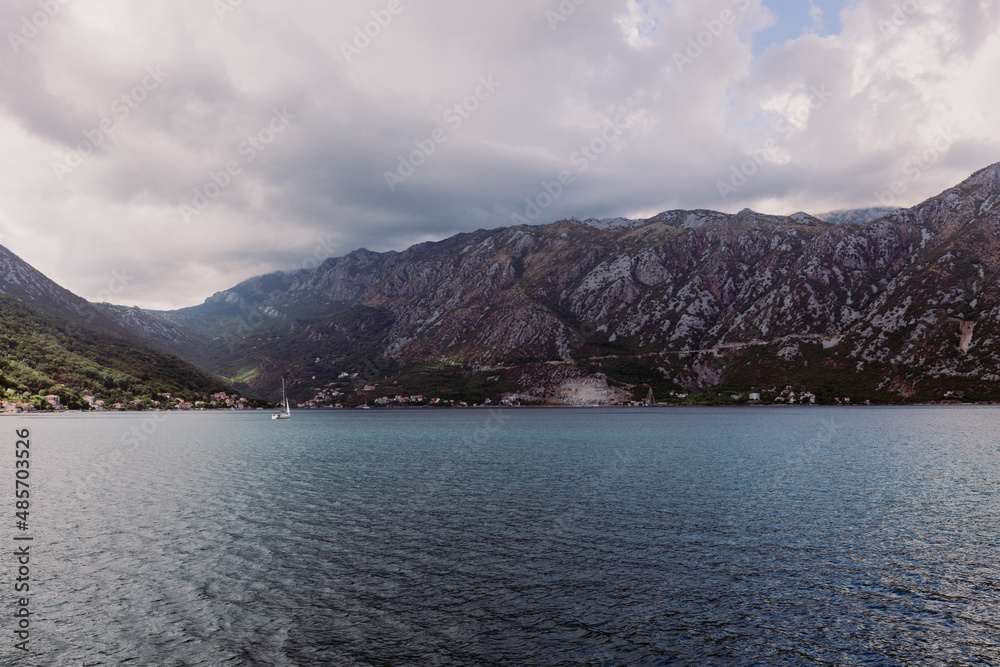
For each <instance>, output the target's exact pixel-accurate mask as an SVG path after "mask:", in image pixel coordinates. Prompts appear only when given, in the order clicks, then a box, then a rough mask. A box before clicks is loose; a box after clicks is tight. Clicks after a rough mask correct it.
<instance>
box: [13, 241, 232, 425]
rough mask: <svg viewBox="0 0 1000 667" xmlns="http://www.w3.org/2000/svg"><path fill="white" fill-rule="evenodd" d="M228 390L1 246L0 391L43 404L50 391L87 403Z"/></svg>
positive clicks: (67, 402)
mask: <svg viewBox="0 0 1000 667" xmlns="http://www.w3.org/2000/svg"><path fill="white" fill-rule="evenodd" d="M222 390H226V386H225V385H224V384H223V383H222V382H220V381H219V380H218V379H216V378H213V377H210V376H209V375H208V374H207V373H205V372H203V371H200V370H198V369H197V368H195V367H194V366H192V365H191V364H189V363H187V362H185V361H183V360H181V359H179V358H178V357H176V356H174V355H172V354H170V353H168V352H165V351H164V350H163V349H161V348H159V347H157V346H155V345H150V344H149V343H148V342H146V340H145V339H144V338H143V337H142V336H141V335H138V334H136V333H134V332H133V331H132V330H131V329H129V328H127V327H123V326H120V325H119V324H118V323H117V322H116V321H115V320H114V319H112V318H109V317H108V316H107V315H105V314H104V313H103V312H101V310H99V309H98V308H96V307H94V306H93V305H92V304H90V303H88V302H87V301H86V300H84V299H82V298H80V297H78V296H76V295H75V294H73V293H71V292H69V291H68V290H65V289H63V288H62V287H60V286H58V285H57V284H55V283H54V282H52V281H51V280H49V279H48V278H46V277H45V276H44V275H42V274H41V273H39V272H38V271H36V270H35V269H34V268H32V267H31V266H29V265H28V264H27V263H26V262H24V261H23V260H22V259H21V258H19V257H18V256H17V255H15V254H13V253H12V252H10V251H9V250H8V249H6V248H4V247H2V246H0V394H2V395H3V399H4V401H5V402H7V403H10V404H31V405H33V406H35V407H43V406H45V405H46V404H47V403H46V401H45V400H44V399H43V397H44V396H47V395H48V396H58V397H59V399H60V403H61V404H62V405H63V406H67V407H70V408H82V407H85V405H86V404H85V402H84V400H83V396H85V395H90V396H94V397H96V399H99V400H104V401H105V403H107V404H108V405H109V406H110V405H111V404H112V403H116V402H121V403H128V402H129V401H132V400H137V401H140V400H145V401H151V400H153V399H155V398H157V397H161V396H162V395H163V394H164V393H166V394H170V395H172V396H176V397H178V398H190V399H192V400H194V399H196V398H201V397H203V396H208V395H209V394H211V393H214V392H217V391H222Z"/></svg>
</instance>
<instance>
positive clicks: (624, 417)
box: [0, 407, 1000, 665]
mask: <svg viewBox="0 0 1000 667" xmlns="http://www.w3.org/2000/svg"><path fill="white" fill-rule="evenodd" d="M157 418H158V419H160V420H162V421H159V422H157V421H153V416H152V415H151V414H149V413H147V414H134V415H129V414H122V415H118V414H115V415H108V414H105V415H58V416H45V417H29V418H19V417H9V418H3V419H0V428H3V429H4V431H5V432H6V433H5V438H6V441H7V442H8V446H7V447H5V449H4V451H6V452H7V454H5V455H4V456H3V457H2V461H0V464H2V465H0V470H2V475H3V481H2V482H0V483H2V484H3V485H4V488H5V491H4V493H5V494H6V496H5V497H7V498H8V499H10V498H12V496H13V486H14V482H13V461H14V456H13V451H14V430H15V428H25V427H27V428H29V429H31V436H32V445H31V447H32V449H31V451H32V457H33V458H32V468H31V475H32V476H31V484H32V503H33V505H32V508H31V515H30V518H31V530H30V534H31V535H32V536H33V537H34V541H33V542H32V547H31V549H32V554H33V555H32V561H31V568H32V574H31V576H32V597H31V608H32V611H33V612H35V613H34V615H33V621H32V635H31V653H30V654H29V655H27V656H19V655H18V654H19V652H17V651H15V650H14V649H13V643H14V639H13V635H12V622H11V616H10V615H9V613H5V614H4V622H3V624H2V626H0V627H2V628H3V630H4V633H3V643H0V664H31V665H36V664H37V665H118V664H131V665H341V664H343V665H355V664H356V665H409V664H412V665H529V664H530V665H571V664H588V665H671V664H698V665H730V664H745V665H765V664H766V665H771V664H838V665H845V664H847V665H850V664H865V665H893V664H945V663H948V664H984V665H986V664H991V665H997V664H1000V565H998V564H997V561H998V554H1000V551H998V542H1000V540H998V525H1000V439H998V438H997V433H998V431H1000V429H998V426H1000V409H994V408H986V407H956V408H892V409H890V408H836V409H835V408H780V409H646V410H639V409H637V410H616V409H580V410H576V409H573V410H568V409H567V410H527V409H524V410H505V411H500V412H497V411H488V410H464V411H460V410H443V411H433V410H410V411H405V410H399V411H375V410H371V411H360V410H345V411H336V412H297V413H295V414H294V416H293V419H292V420H290V421H287V422H272V421H271V420H270V418H269V415H268V414H267V413H265V412H252V413H242V414H241V413H195V414H173V413H169V414H168V413H160V414H158V415H157ZM133 432H134V433H136V434H141V438H142V439H143V440H142V441H141V442H139V439H140V438H139V437H138V436H135V435H132V433H133ZM130 438H135V440H129V439H130ZM12 513H13V511H11V514H12ZM6 525H7V530H6V531H5V533H4V535H6V537H4V536H3V535H0V539H5V540H7V543H8V544H13V542H11V540H12V537H13V536H14V534H15V533H16V532H17V531H15V529H14V527H13V516H11V517H9V520H8V521H7V522H6ZM10 551H12V549H11V550H10ZM14 567H15V565H14V563H13V559H12V558H11V557H8V558H3V559H0V571H2V572H3V577H4V581H5V582H7V583H6V585H5V588H4V595H5V608H7V609H8V610H9V609H12V608H13V607H12V606H11V600H12V598H13V597H14V595H13V592H12V590H11V587H10V582H11V579H12V573H13V571H14Z"/></svg>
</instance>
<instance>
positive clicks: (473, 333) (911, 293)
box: [123, 165, 1000, 400]
mask: <svg viewBox="0 0 1000 667" xmlns="http://www.w3.org/2000/svg"><path fill="white" fill-rule="evenodd" d="M998 204H1000V165H994V166H992V167H989V168H987V169H984V170H982V171H980V172H977V173H976V174H974V175H973V176H972V177H971V178H969V179H968V180H967V181H965V182H964V183H962V184H961V185H959V186H957V187H955V188H952V189H951V190H948V191H947V192H945V193H943V194H942V195H940V196H938V197H935V198H933V199H930V200H928V201H926V202H924V203H923V204H920V205H918V206H916V207H914V208H912V209H908V210H899V211H893V212H890V213H889V215H887V216H884V217H881V218H878V219H876V220H873V221H870V222H866V223H855V224H833V223H827V222H824V221H822V220H820V219H818V218H814V217H812V216H809V215H806V214H804V213H798V214H795V215H792V216H787V217H786V216H770V215H763V214H759V213H755V212H753V211H750V210H744V211H741V212H740V213H737V214H732V215H730V214H723V213H718V212H713V211H669V212H665V213H662V214H660V215H657V216H655V217H653V218H651V219H648V220H640V221H635V220H623V219H615V220H610V221H592V220H588V221H586V222H579V221H575V220H568V221H561V222H557V223H553V224H550V225H543V226H521V227H512V228H504V229H494V230H488V231H478V232H473V233H468V234H460V235H457V236H455V237H452V238H450V239H447V240H445V241H441V242H439V243H424V244H420V245H418V246H414V247H412V248H410V249H408V250H406V251H404V252H390V253H373V252H369V251H366V250H358V251H356V252H353V253H350V254H349V255H347V256H345V257H341V258H336V259H330V260H327V262H325V263H324V264H323V265H322V266H320V267H319V268H318V269H315V270H312V271H300V272H298V273H294V274H272V275H270V276H264V277H261V278H256V279H253V280H250V281H247V282H245V283H242V284H240V285H238V286H236V287H234V288H233V289H231V290H228V291H226V292H222V293H219V294H216V295H215V296H213V297H212V298H211V299H209V300H208V301H206V303H205V304H203V305H202V306H198V307H196V308H191V309H185V310H184V311H176V312H173V313H167V314H163V315H160V316H159V317H161V318H163V319H164V321H167V322H169V323H170V324H171V326H172V327H180V328H187V329H188V330H189V331H193V332H194V333H191V334H189V335H187V338H188V339H190V340H195V339H199V338H198V337H199V336H201V337H202V338H201V339H199V340H204V337H205V336H209V337H212V338H215V342H214V345H215V347H216V351H215V353H213V355H210V356H213V357H214V359H215V363H216V364H218V368H216V369H213V370H216V372H222V374H223V375H227V376H229V377H232V376H233V374H234V373H235V369H236V368H237V367H239V369H240V370H241V372H244V373H246V371H247V368H246V367H247V365H248V364H249V365H251V366H256V367H257V369H258V370H259V371H260V372H259V373H257V374H256V375H254V377H255V378H256V380H255V381H256V382H258V383H259V384H260V386H261V387H263V388H266V387H268V386H269V383H272V382H273V381H274V379H275V378H276V377H277V375H276V374H273V373H270V371H271V370H273V371H275V372H277V374H279V375H280V374H281V372H284V371H283V370H281V369H282V368H287V367H289V366H291V367H295V368H298V369H299V372H300V373H301V374H302V375H305V374H306V373H308V374H309V375H310V376H311V375H314V374H315V372H318V373H319V375H318V376H317V377H320V379H322V377H324V376H325V375H326V374H327V372H333V371H341V370H343V371H348V370H351V369H350V368H349V367H348V366H350V365H351V364H352V363H353V364H357V363H360V361H361V360H360V359H359V358H358V356H357V354H356V351H357V350H361V349H363V350H364V354H363V355H362V356H366V357H367V359H366V360H367V362H369V364H370V365H374V366H376V367H378V368H383V369H384V368H387V367H389V366H391V367H392V368H393V369H397V370H398V369H405V368H409V367H415V366H419V365H427V364H447V365H449V366H450V367H456V366H457V367H460V368H463V369H467V370H470V371H474V370H476V369H483V368H486V369H491V368H492V369H507V370H510V371H511V373H510V377H511V378H514V377H515V376H516V377H528V376H531V378H532V379H531V382H533V383H536V385H533V386H534V388H535V389H537V383H538V382H542V383H544V381H543V380H539V378H538V377H537V374H534V375H533V374H532V373H526V372H525V368H527V365H531V364H540V363H544V362H560V363H562V364H563V365H564V366H566V365H568V366H572V367H573V368H574V371H573V373H575V375H574V377H573V378H570V379H571V380H572V381H574V382H578V381H584V380H586V381H590V380H593V378H595V377H596V375H595V374H597V373H600V374H601V377H606V379H607V380H608V381H610V382H611V384H612V385H614V386H615V387H618V389H621V388H623V387H627V386H628V385H629V383H630V382H634V381H635V380H636V379H637V378H638V379H640V380H641V381H644V382H656V383H667V384H673V385H676V386H678V387H689V388H698V387H705V386H710V385H713V384H719V383H722V384H727V383H728V384H731V385H733V386H737V385H738V386H746V387H749V386H762V385H764V384H772V383H782V382H786V381H788V382H791V381H793V380H795V381H799V382H806V381H808V382H811V383H813V384H816V383H826V384H827V385H829V386H830V387H831V391H840V389H839V388H841V387H842V388H843V389H844V390H848V389H850V390H852V391H855V392H856V391H863V392H864V393H866V394H870V395H871V396H872V397H873V398H876V399H881V400H893V399H907V398H914V397H919V398H928V397H932V396H934V395H936V393H941V392H944V391H946V390H948V391H956V392H970V391H971V392H972V393H973V394H974V393H976V391H980V393H982V392H983V391H985V390H986V389H988V390H989V391H986V393H987V394H989V395H990V396H993V394H994V393H996V392H994V391H993V389H992V387H991V386H988V387H987V386H985V385H983V384H982V383H983V382H987V383H989V382H993V381H995V380H997V379H1000V375H998V371H997V368H998V367H1000V338H998V331H1000V330H998V324H1000V299H998V296H1000V295H998V293H997V290H998V286H997V279H998V271H1000V236H998V235H1000V207H998V206H997V205H998ZM848 217H850V216H848ZM123 324H127V323H125V322H123ZM172 335H173V338H174V339H175V340H174V341H173V347H172V348H171V349H173V350H174V351H176V352H179V353H181V354H182V355H185V344H186V343H185V342H184V339H185V335H184V334H177V333H176V332H175V334H172ZM290 350H295V352H290ZM187 352H188V354H187V355H185V356H188V357H190V356H191V354H190V350H187ZM234 354H235V355H237V356H239V355H240V354H242V355H243V358H240V359H236V358H234V356H233V355H234ZM248 355H249V357H250V358H251V361H248V360H247V358H246V357H247V356H248ZM338 364H340V366H345V367H344V368H341V367H340V366H338ZM327 366H329V368H327ZM626 367H628V369H630V370H626ZM269 369H270V370H269ZM514 369H519V370H517V372H516V373H515V372H514ZM637 369H641V370H637ZM560 372H561V373H563V374H564V375H565V373H566V372H567V371H565V369H563V370H562V371H560ZM251 375H253V374H251ZM570 379H567V380H566V381H569V380H570ZM512 381H514V383H515V384H518V383H521V384H523V383H524V382H527V381H528V380H523V381H519V380H512ZM598 384H600V382H598ZM251 385H252V383H251ZM975 387H978V388H979V389H978V390H977V389H975ZM519 388H520V389H522V390H527V389H530V387H524V386H521V387H519ZM613 393H614V392H611V393H609V394H608V395H609V396H611V395H612V394H613ZM998 397H1000V396H998Z"/></svg>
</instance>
